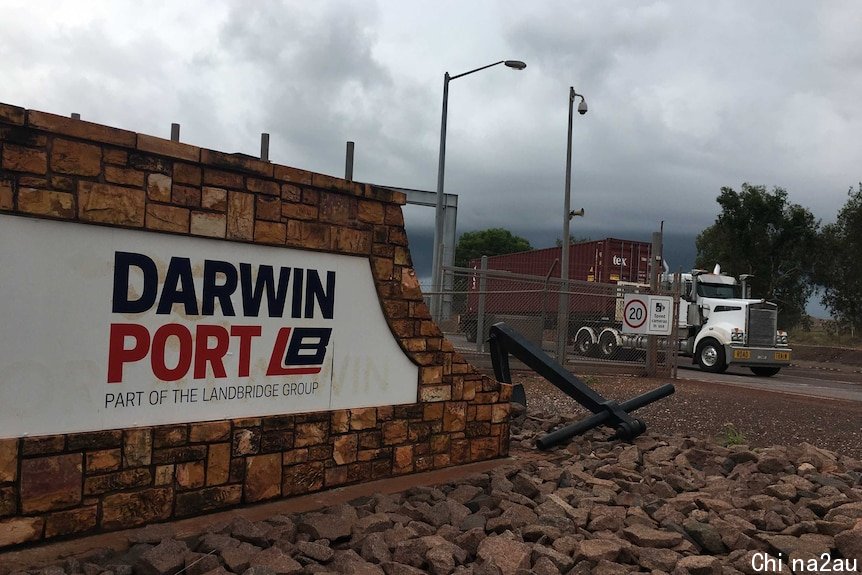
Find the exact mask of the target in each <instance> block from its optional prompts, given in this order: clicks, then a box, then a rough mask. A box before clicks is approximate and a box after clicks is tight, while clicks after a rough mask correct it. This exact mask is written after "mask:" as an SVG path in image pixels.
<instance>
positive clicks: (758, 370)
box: [749, 365, 781, 377]
mask: <svg viewBox="0 0 862 575" xmlns="http://www.w3.org/2000/svg"><path fill="white" fill-rule="evenodd" d="M749 369H750V370H751V373H753V374H754V375H756V376H758V377H772V376H773V375H775V374H776V373H778V372H779V371H781V368H780V367H765V366H762V365H758V366H753V367H750V368H749Z"/></svg>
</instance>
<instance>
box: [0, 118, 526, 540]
mask: <svg viewBox="0 0 862 575" xmlns="http://www.w3.org/2000/svg"><path fill="white" fill-rule="evenodd" d="M404 203H405V198H404V196H403V195H402V194H399V193H397V192H394V191H391V190H388V189H386V188H381V187H377V186H373V185H369V184H360V183H355V182H349V181H346V180H341V179H338V178H334V177H331V176H326V175H322V174H317V173H312V172H308V171H305V170H301V169H297V168H291V167H287V166H281V165H274V164H272V163H269V162H264V161H260V160H257V159H253V158H250V157H248V156H244V155H238V154H225V153H221V152H216V151H212V150H207V149H202V148H198V147H195V146H191V145H188V144H184V143H180V142H174V141H169V140H163V139H160V138H156V137H153V136H147V135H144V134H137V133H134V132H129V131H125V130H120V129H116V128H112V127H108V126H103V125H99V124H93V123H89V122H84V121H81V120H73V119H70V118H65V117H61V116H56V115H53V114H47V113H44V112H38V111H33V110H25V109H23V108H19V107H15V106H10V105H6V104H0V213H5V214H16V215H19V216H27V217H36V218H50V219H57V220H66V221H68V222H69V225H80V224H98V225H106V226H115V227H122V228H131V229H139V230H149V231H153V232H161V233H172V234H176V235H177V242H178V243H180V242H182V241H183V238H182V237H181V236H197V237H206V238H218V239H222V240H230V241H236V242H247V243H255V244H264V245H270V246H283V247H286V248H293V249H305V250H316V251H325V252H330V253H336V254H345V255H351V256H361V257H366V258H368V259H369V261H370V265H371V269H372V275H373V277H374V281H375V285H376V288H377V293H378V295H379V299H380V305H381V308H382V310H383V312H384V315H385V316H386V319H387V322H388V324H389V327H390V329H391V331H392V334H393V337H394V338H395V339H396V340H397V341H398V342H399V345H400V346H401V348H402V349H403V351H404V353H405V354H406V355H407V356H408V357H410V358H411V360H412V361H413V362H414V363H416V364H417V365H418V366H419V382H418V384H419V385H418V389H419V391H418V397H417V398H416V403H414V404H410V405H398V406H383V407H377V408H363V409H347V410H341V411H332V412H323V413H312V414H300V415H284V416H268V417H255V418H246V419H235V420H223V421H213V422H204V423H192V424H182V425H166V426H157V427H145V428H134V429H113V430H104V431H97V432H90V433H76V434H66V435H54V436H44V437H24V438H17V439H16V438H12V439H0V548H2V547H8V546H11V545H18V544H22V543H26V542H32V541H40V540H46V539H52V538H55V537H62V536H69V535H72V534H80V533H88V532H94V531H98V530H114V529H122V528H127V527H132V526H137V525H142V524H145V523H151V522H158V521H164V520H167V519H171V518H176V517H186V516H191V515H196V514H200V513H205V512H209V511H214V510H218V509H224V508H228V507H231V506H236V505H241V504H244V503H255V502H259V501H264V500H271V499H276V498H280V497H289V496H292V495H297V494H300V493H309V492H313V491H318V490H322V489H328V488H332V487H336V486H340V485H345V484H348V483H355V482H361V481H367V480H371V479H379V478H383V477H389V476H394V475H399V474H407V473H413V472H418V471H426V470H430V469H434V468H440V467H446V466H450V465H457V464H462V463H467V462H471V461H478V460H483V459H490V458H495V457H499V456H502V455H505V454H507V452H508V436H509V403H508V401H509V397H510V393H511V389H510V388H509V387H508V386H505V385H500V384H498V383H497V382H495V381H493V380H491V379H489V378H487V377H485V376H482V375H480V374H478V373H476V372H475V371H474V370H473V369H472V368H471V367H470V366H469V365H468V364H467V363H466V362H465V361H464V359H463V358H462V357H461V356H460V355H459V354H458V353H456V352H455V351H454V350H453V348H452V346H451V344H450V343H449V342H448V341H447V340H445V339H444V338H443V336H442V334H441V332H440V330H439V329H438V327H437V326H436V325H435V324H434V322H433V321H432V320H431V317H430V315H429V313H428V310H427V307H426V306H425V304H424V302H423V301H422V294H421V291H420V288H419V283H418V281H417V279H416V276H415V273H414V271H413V269H412V265H411V260H410V253H409V251H408V246H407V236H406V234H405V231H404V220H403V216H402V209H401V208H402V205H403V204H404ZM22 241H24V240H23V239H22ZM0 249H4V250H10V249H16V248H15V246H2V248H0ZM10 303H13V304H14V302H5V303H4V305H9V304H10ZM0 377H2V374H0ZM405 384H406V385H413V384H415V382H405Z"/></svg>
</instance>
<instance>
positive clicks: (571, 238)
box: [554, 234, 592, 248]
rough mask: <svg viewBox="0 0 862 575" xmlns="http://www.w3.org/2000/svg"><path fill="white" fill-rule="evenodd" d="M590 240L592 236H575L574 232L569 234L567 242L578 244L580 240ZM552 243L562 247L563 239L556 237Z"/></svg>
mask: <svg viewBox="0 0 862 575" xmlns="http://www.w3.org/2000/svg"><path fill="white" fill-rule="evenodd" d="M589 241H592V238H591V237H589V236H576V235H575V234H569V244H570V245H571V244H580V243H582V242H589ZM554 244H555V245H556V246H557V247H558V248H560V247H563V240H561V239H560V238H557V239H556V240H554Z"/></svg>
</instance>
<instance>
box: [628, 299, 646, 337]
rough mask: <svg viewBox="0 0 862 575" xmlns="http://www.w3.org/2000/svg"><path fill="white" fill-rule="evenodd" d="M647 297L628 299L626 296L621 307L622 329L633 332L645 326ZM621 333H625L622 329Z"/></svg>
mask: <svg viewBox="0 0 862 575" xmlns="http://www.w3.org/2000/svg"><path fill="white" fill-rule="evenodd" d="M648 301H649V296H641V297H631V298H630V297H629V296H628V295H627V296H626V303H625V306H624V307H623V327H624V328H628V329H631V330H634V331H639V330H640V328H642V327H643V326H644V324H646V320H647V316H648V314H649V312H648V310H649V307H648V305H649V304H648V303H647V302H648ZM623 331H627V330H626V329H624V330H623Z"/></svg>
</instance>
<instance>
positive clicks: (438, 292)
mask: <svg viewBox="0 0 862 575" xmlns="http://www.w3.org/2000/svg"><path fill="white" fill-rule="evenodd" d="M499 64H504V65H505V66H507V67H509V68H512V69H514V70H523V69H524V68H526V67H527V65H526V64H525V63H523V62H521V61H519V60H500V61H499V62H494V63H493V64H488V65H487V66H482V67H480V68H476V69H475V70H470V71H469V72H464V73H462V74H457V75H455V76H450V75H449V72H446V73H445V74H444V75H443V117H442V119H441V121H440V156H439V158H438V161H437V206H436V211H435V214H434V249H433V260H432V262H431V290H432V294H431V316H432V317H433V318H434V321H436V322H438V323H439V322H440V320H441V319H443V318H442V316H441V312H442V309H443V306H442V302H443V259H444V258H443V252H444V245H443V210H444V197H445V194H444V192H443V179H444V174H445V172H446V119H447V114H448V108H449V82H450V81H451V80H456V79H458V78H462V77H464V76H467V75H468V74H473V73H475V72H479V71H481V70H485V69H486V68H490V67H492V66H497V65H499ZM454 247H455V246H449V248H450V249H454Z"/></svg>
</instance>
